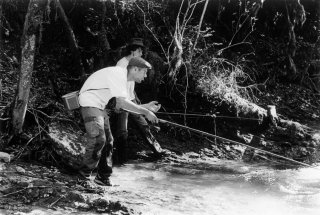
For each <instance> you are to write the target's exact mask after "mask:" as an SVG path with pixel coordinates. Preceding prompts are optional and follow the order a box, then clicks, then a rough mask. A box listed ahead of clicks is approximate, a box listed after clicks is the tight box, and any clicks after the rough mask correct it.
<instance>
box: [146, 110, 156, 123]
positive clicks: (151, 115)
mask: <svg viewBox="0 0 320 215" xmlns="http://www.w3.org/2000/svg"><path fill="white" fill-rule="evenodd" d="M145 117H146V118H147V119H148V120H149V121H150V122H152V123H158V122H159V120H158V118H157V116H156V115H154V113H153V112H151V111H149V110H148V111H147V113H146V115H145Z"/></svg>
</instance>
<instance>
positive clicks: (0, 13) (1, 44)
mask: <svg viewBox="0 0 320 215" xmlns="http://www.w3.org/2000/svg"><path fill="white" fill-rule="evenodd" d="M2 5H3V1H2V0H1V1H0V60H2V52H3V41H2V26H3V22H2V16H3V12H2V10H3V9H2ZM0 65H1V64H0Z"/></svg>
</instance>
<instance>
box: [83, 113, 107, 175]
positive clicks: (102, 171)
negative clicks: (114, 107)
mask: <svg viewBox="0 0 320 215" xmlns="http://www.w3.org/2000/svg"><path fill="white" fill-rule="evenodd" d="M81 115H82V118H83V121H84V125H85V129H86V139H87V141H86V143H85V154H84V156H83V160H82V167H81V168H80V171H82V172H83V173H84V174H91V172H92V171H93V170H95V169H96V170H97V172H98V174H99V175H100V176H102V177H109V176H110V175H111V174H112V153H113V136H112V132H111V129H110V122H109V114H108V111H107V110H106V109H105V110H100V109H98V108H94V107H81Z"/></svg>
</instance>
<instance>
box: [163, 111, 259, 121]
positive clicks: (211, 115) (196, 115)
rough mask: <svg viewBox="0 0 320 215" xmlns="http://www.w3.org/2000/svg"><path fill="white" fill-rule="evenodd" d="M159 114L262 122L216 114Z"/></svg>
mask: <svg viewBox="0 0 320 215" xmlns="http://www.w3.org/2000/svg"><path fill="white" fill-rule="evenodd" d="M157 114H163V115H176V116H190V117H212V118H226V119H245V120H257V121H261V119H256V118H246V117H232V116H217V115H215V114H198V113H178V112H176V113H169V112H161V111H158V112H157Z"/></svg>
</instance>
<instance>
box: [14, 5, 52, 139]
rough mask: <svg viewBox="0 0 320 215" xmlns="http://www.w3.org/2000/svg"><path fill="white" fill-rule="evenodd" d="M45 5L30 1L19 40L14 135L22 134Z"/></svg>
mask: <svg viewBox="0 0 320 215" xmlns="http://www.w3.org/2000/svg"><path fill="white" fill-rule="evenodd" d="M45 3H46V2H45V1H43V0H30V2H29V6H28V12H27V15H26V18H25V22H24V28H23V35H22V40H21V45H22V51H21V67H20V75H19V82H18V87H17V91H16V96H15V100H14V104H13V112H12V133H13V134H14V135H16V134H19V133H21V132H22V126H23V123H24V119H25V115H26V111H27V104H28V100H29V92H30V87H31V77H32V71H33V63H34V55H35V51H36V34H37V33H38V31H39V29H40V24H41V22H42V18H43V11H44V7H45Z"/></svg>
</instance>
